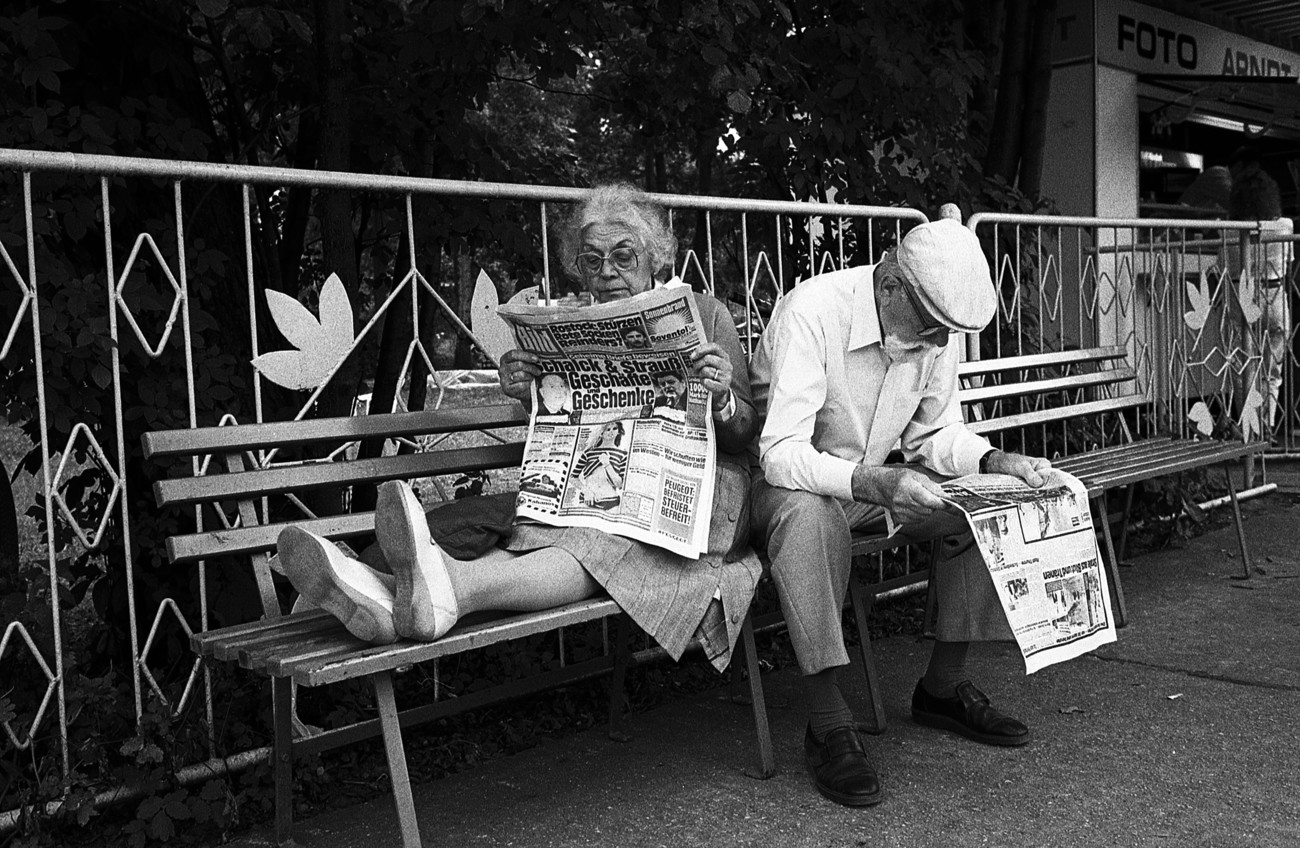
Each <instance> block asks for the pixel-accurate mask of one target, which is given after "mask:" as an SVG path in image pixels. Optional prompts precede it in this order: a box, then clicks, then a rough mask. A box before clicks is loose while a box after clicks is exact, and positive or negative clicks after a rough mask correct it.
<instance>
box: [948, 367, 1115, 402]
mask: <svg viewBox="0 0 1300 848" xmlns="http://www.w3.org/2000/svg"><path fill="white" fill-rule="evenodd" d="M1136 379H1137V372H1135V371H1134V370H1133V369H1132V368H1128V367H1125V368H1110V369H1107V370H1105V371H1093V372H1090V373H1086V374H1072V375H1070V376H1068V377H1051V378H1049V379H1046V380H1026V381H1025V382H1023V383H985V384H984V385H982V386H974V387H971V388H968V389H961V390H959V391H958V392H957V397H958V398H959V399H960V400H961V402H962V403H983V402H985V401H989V400H1007V399H1010V398H1017V397H1024V396H1026V395H1040V394H1050V393H1052V392H1063V391H1074V390H1077V389H1086V388H1090V387H1094V386H1111V385H1118V384H1119V383H1129V382H1132V381H1133V380H1136Z"/></svg>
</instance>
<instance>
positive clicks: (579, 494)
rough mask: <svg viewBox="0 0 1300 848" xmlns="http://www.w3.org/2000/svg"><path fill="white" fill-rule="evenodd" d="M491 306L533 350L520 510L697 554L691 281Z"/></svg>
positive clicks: (705, 464) (700, 453) (706, 484)
mask: <svg viewBox="0 0 1300 848" xmlns="http://www.w3.org/2000/svg"><path fill="white" fill-rule="evenodd" d="M498 311H499V314H500V315H501V316H502V317H503V318H504V319H505V320H506V322H507V323H508V324H509V325H510V326H511V327H512V328H513V330H514V333H515V339H516V341H517V342H518V344H519V347H520V348H522V349H524V350H527V351H532V352H533V353H535V354H537V355H538V356H539V357H540V358H541V369H542V376H541V377H540V378H539V379H537V380H535V381H534V382H533V413H532V416H531V418H530V420H529V425H528V441H527V444H526V445H525V447H524V463H523V468H522V471H521V474H520V481H519V499H518V504H517V508H516V513H517V514H518V515H519V517H521V518H529V519H533V520H535V521H539V522H542V523H544V524H553V525H559V526H578V527H594V528H597V529H600V530H604V531H606V532H609V533H616V534H619V535H622V536H627V537H629V538H632V539H637V540H639V541H642V542H646V543H648V544H652V545H659V546H660V547H663V548H667V549H668V550H670V551H673V552H674V553H678V554H681V555H682V556H686V557H691V558H695V557H698V556H700V554H702V553H704V551H705V550H706V549H707V548H708V540H709V519H710V517H711V510H710V506H711V505H712V503H713V485H714V483H713V481H714V466H715V464H716V461H717V460H716V455H715V452H716V448H715V446H714V441H713V416H712V414H711V410H710V405H711V398H710V397H709V392H708V390H707V389H706V388H704V386H703V385H702V384H700V382H699V381H698V380H696V379H694V378H693V377H691V376H690V368H689V363H690V355H691V353H693V352H694V350H695V348H696V347H698V346H699V345H700V344H701V343H702V342H703V341H704V334H703V332H702V331H701V330H700V318H699V314H698V313H697V312H696V309H695V302H694V300H692V299H691V296H690V289H689V288H687V287H686V286H670V287H665V288H661V289H655V290H653V291H650V292H646V293H645V294H642V295H638V296H637V297H634V298H629V299H626V300H619V301H613V302H611V303H603V304H595V305H592V306H562V305H556V306H528V305H513V304H507V305H504V306H502V307H501V308H500V309H499V310H498Z"/></svg>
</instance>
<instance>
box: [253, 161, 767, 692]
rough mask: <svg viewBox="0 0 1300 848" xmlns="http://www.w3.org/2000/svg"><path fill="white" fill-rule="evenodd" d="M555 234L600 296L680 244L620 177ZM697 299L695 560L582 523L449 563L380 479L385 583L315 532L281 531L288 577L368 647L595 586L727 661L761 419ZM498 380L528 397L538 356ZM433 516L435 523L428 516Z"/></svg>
mask: <svg viewBox="0 0 1300 848" xmlns="http://www.w3.org/2000/svg"><path fill="white" fill-rule="evenodd" d="M559 241H560V250H561V255H562V257H563V261H564V267H565V269H566V271H567V272H568V273H569V274H571V275H572V276H573V277H574V278H575V279H576V281H577V282H578V283H580V284H581V286H582V288H583V290H584V291H586V292H587V293H589V294H590V295H591V297H592V298H594V299H595V300H596V301H598V302H601V303H605V302H608V301H611V300H615V299H619V298H628V297H635V296H636V295H639V294H642V293H644V292H646V291H649V290H650V289H651V288H653V287H654V286H655V284H656V282H657V280H660V279H663V278H666V277H667V276H669V275H670V273H671V268H672V264H673V259H674V256H675V254H676V246H677V243H676V239H675V238H674V237H673V235H672V232H671V231H670V230H669V228H668V224H667V220H666V216H665V215H664V212H663V210H662V209H660V208H659V207H658V206H656V205H655V204H653V203H652V202H650V201H649V199H648V198H647V197H646V196H645V195H644V194H642V193H641V192H639V191H638V190H636V189H635V188H632V187H631V186H627V185H606V186H600V187H598V188H596V189H594V190H593V191H592V192H591V193H590V194H589V195H588V197H587V198H586V199H585V200H584V201H583V202H581V203H580V204H578V206H577V207H576V209H575V210H574V211H573V214H572V215H571V216H570V217H569V218H568V220H567V221H566V222H565V223H564V225H563V228H562V231H561V233H560V239H559ZM694 299H695V304H696V307H697V309H698V311H699V314H700V318H701V321H702V323H703V330H704V334H705V337H706V342H705V343H704V344H701V345H700V346H699V347H698V348H697V349H696V351H695V354H694V359H693V361H692V363H691V369H690V370H691V376H693V377H694V378H696V379H698V380H699V381H700V382H701V383H702V384H703V385H704V387H705V388H706V389H708V391H709V392H710V394H711V395H712V409H713V420H714V424H715V433H716V438H717V443H718V444H717V447H718V451H717V457H718V466H717V480H716V485H715V487H714V502H713V504H712V522H711V524H710V532H709V544H708V550H707V552H706V553H705V555H704V556H703V557H701V558H699V559H687V558H684V557H682V556H679V555H677V554H674V553H671V552H670V551H667V550H665V549H663V548H659V547H655V546H652V545H647V544H644V543H642V542H638V541H634V540H631V539H626V538H623V537H621V536H614V535H611V534H609V533H605V532H603V531H600V530H595V529H591V528H585V527H551V526H546V525H541V524H533V523H526V522H518V523H516V524H515V525H514V527H513V529H512V532H511V533H510V534H509V536H508V537H507V538H505V539H504V540H503V541H501V542H500V543H498V545H497V546H496V547H494V548H492V549H491V550H489V551H487V552H486V553H483V554H482V555H480V556H478V557H476V558H474V559H467V560H462V559H455V558H453V557H451V556H448V555H446V554H445V553H444V552H443V551H441V550H440V549H439V548H438V546H437V545H436V544H435V543H434V542H433V540H432V538H431V536H430V533H429V528H428V524H427V523H426V519H425V515H424V513H423V511H422V510H421V507H420V503H419V501H418V499H417V498H416V497H415V495H414V494H413V493H412V492H411V490H410V488H409V487H408V486H406V484H404V483H400V482H392V483H385V484H384V485H383V486H381V487H380V491H379V500H378V504H377V506H376V517H375V535H376V537H377V539H378V541H379V546H380V547H381V548H382V550H383V554H384V558H385V559H386V560H387V563H388V565H389V567H390V568H391V569H392V572H393V578H395V581H394V579H393V578H387V575H382V574H380V573H378V572H375V571H373V570H372V569H370V568H368V567H367V566H366V565H364V564H363V563H361V562H358V561H356V560H352V559H349V558H348V557H346V556H344V555H343V553H342V552H341V551H340V550H339V549H338V548H337V547H336V546H334V545H333V544H331V543H329V542H328V541H326V540H325V539H322V538H320V537H319V536H314V535H313V534H311V533H309V532H307V531H305V530H301V529H298V528H289V529H286V530H285V531H284V532H283V533H281V534H280V539H279V546H280V560H281V564H282V567H283V568H284V571H285V573H286V575H287V576H288V577H289V579H290V581H291V582H292V583H293V584H294V586H295V587H296V588H297V589H298V591H299V592H301V593H302V594H303V595H304V596H305V597H306V598H307V600H308V601H309V602H312V603H314V604H316V605H317V606H319V607H322V608H324V609H327V610H329V611H330V612H332V613H333V614H334V615H336V616H338V617H339V619H340V620H341V621H343V623H344V624H345V625H346V626H347V627H348V629H349V630H351V631H352V632H353V633H354V634H356V635H357V636H359V637H361V638H363V639H366V640H368V641H373V642H389V641H392V640H394V639H396V638H398V637H405V638H411V639H418V640H424V641H432V640H435V639H438V638H440V637H441V636H442V635H443V634H445V633H446V632H447V631H448V630H449V629H450V628H451V627H452V625H454V624H455V623H456V620H457V619H458V618H459V617H460V616H462V615H465V614H467V613H470V612H473V611H477V610H513V611H524V610H542V609H549V608H551V607H557V606H560V605H563V604H567V603H572V602H575V601H580V600H583V599H585V598H589V597H591V596H592V595H595V594H597V593H598V592H599V591H600V590H601V589H604V591H606V592H608V593H609V595H610V596H611V597H612V598H613V599H614V600H615V601H616V602H617V603H618V604H619V606H620V607H622V608H623V610H624V611H626V612H627V613H628V614H629V615H630V616H631V617H632V619H633V620H634V621H636V622H637V624H638V625H640V626H641V628H642V629H643V630H645V631H646V632H647V633H649V634H650V635H651V636H653V637H654V638H655V639H656V640H657V641H658V642H659V644H660V645H662V646H663V647H664V648H665V649H666V650H667V651H668V653H669V654H670V655H672V656H673V657H674V658H677V657H679V656H680V655H681V653H682V651H683V650H685V648H686V646H687V644H688V643H689V642H690V640H691V637H692V636H695V637H697V638H699V640H700V642H701V644H702V645H703V647H704V650H705V652H706V654H707V655H708V657H709V659H710V661H711V662H713V664H714V665H715V666H716V667H718V668H719V669H722V668H725V667H726V665H727V664H728V663H729V662H730V658H731V651H732V649H733V647H734V646H735V642H736V638H737V636H738V634H739V632H740V623H741V622H742V621H743V620H744V616H745V613H746V611H747V610H748V608H749V603H750V600H751V599H752V597H753V594H754V587H755V586H756V585H757V582H758V578H759V575H760V572H761V567H760V565H759V562H758V558H757V556H755V554H754V553H753V551H752V550H750V548H749V546H748V539H749V507H748V503H747V495H748V489H749V471H748V463H747V460H746V458H745V456H744V451H745V449H746V446H747V445H748V444H749V442H750V440H751V439H752V438H753V437H754V435H755V433H756V431H757V427H758V421H757V416H756V414H755V410H754V405H753V402H752V400H751V396H750V387H749V373H748V370H747V368H746V364H745V359H744V354H743V352H742V351H741V347H740V340H739V338H738V337H737V335H736V330H735V325H734V324H733V323H732V319H731V315H730V313H729V312H728V311H727V309H726V307H724V306H723V305H722V304H721V303H720V302H718V301H717V300H715V299H713V298H711V297H707V296H704V295H694ZM499 377H500V380H501V388H502V390H503V391H504V392H505V393H506V394H507V395H508V396H510V397H512V398H515V399H516V400H518V401H520V402H521V403H523V404H525V405H526V406H527V405H530V404H531V403H532V391H531V388H532V385H533V383H534V382H535V381H537V380H539V379H541V369H540V368H539V365H538V360H537V357H536V356H534V355H533V354H531V353H528V352H526V351H523V350H512V351H509V352H508V353H506V354H505V355H503V356H502V357H501V363H500V369H499ZM431 520H433V521H434V522H436V521H437V511H435V512H433V513H432V514H431ZM394 582H395V585H393V584H394Z"/></svg>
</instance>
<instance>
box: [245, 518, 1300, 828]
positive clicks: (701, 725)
mask: <svg viewBox="0 0 1300 848" xmlns="http://www.w3.org/2000/svg"><path fill="white" fill-rule="evenodd" d="M1244 509H1245V511H1246V515H1247V532H1248V534H1249V538H1250V541H1251V546H1252V554H1253V556H1254V558H1255V564H1256V566H1257V567H1258V569H1260V570H1261V571H1262V572H1263V573H1256V574H1254V575H1253V576H1252V577H1251V579H1250V580H1249V581H1242V580H1235V579H1231V577H1230V576H1231V575H1234V574H1238V573H1239V572H1240V569H1241V563H1240V560H1239V554H1238V553H1237V544H1236V537H1235V534H1234V533H1233V531H1232V530H1231V529H1227V530H1220V531H1216V532H1214V533H1210V534H1207V535H1205V536H1202V537H1200V538H1198V539H1196V540H1194V541H1192V542H1191V543H1190V544H1188V545H1187V546H1186V547H1184V548H1181V549H1177V550H1169V551H1163V552H1159V553H1155V554H1150V555H1147V556H1143V557H1140V558H1138V559H1136V560H1135V561H1134V563H1133V565H1132V567H1128V568H1125V569H1124V571H1123V579H1124V587H1125V590H1126V593H1127V598H1128V605H1129V615H1130V619H1131V623H1130V625H1129V626H1128V627H1127V628H1126V629H1124V630H1122V631H1120V638H1119V642H1118V643H1117V644H1114V645H1109V646H1106V647H1105V648H1103V649H1102V650H1100V651H1098V652H1097V653H1096V654H1095V655H1090V656H1087V657H1082V658H1080V659H1077V660H1074V661H1072V662H1069V663H1065V664H1063V665H1058V666H1054V667H1051V668H1048V669H1046V670H1044V671H1042V672H1039V673H1038V674H1035V675H1033V676H1029V677H1026V676H1025V675H1024V674H1023V666H1022V665H1021V663H1020V661H1019V658H1018V656H1017V655H1016V654H1015V653H1013V652H1012V651H1011V650H1010V649H1009V647H1008V646H983V647H981V648H978V649H977V650H975V651H973V652H972V660H973V666H974V670H975V678H976V680H977V681H978V682H979V683H980V684H981V686H982V687H983V688H985V689H986V690H987V691H988V692H989V693H990V694H991V695H992V696H993V698H994V703H996V704H997V705H999V706H1001V707H1003V708H1005V709H1006V710H1007V711H1008V712H1010V713H1011V714H1013V715H1016V716H1018V717H1020V718H1022V719H1024V720H1026V721H1027V723H1029V725H1030V726H1031V728H1032V731H1033V733H1034V741H1033V742H1032V743H1031V744H1030V745H1029V746H1027V747H1026V748H1024V749H1020V750H1000V749H995V748H989V747H986V746H981V745H976V744H974V743H971V742H968V741H965V740H963V739H960V738H959V737H956V736H952V735H949V734H945V733H940V732H936V731H933V730H928V729H923V728H920V727H918V726H916V725H914V724H912V723H911V721H910V720H909V718H908V715H907V704H908V698H909V697H910V694H911V689H912V686H913V685H914V684H915V681H916V678H917V677H918V675H919V674H920V673H921V671H922V669H923V667H924V664H925V660H926V658H927V657H928V650H929V648H928V645H927V644H926V643H925V642H922V641H920V640H917V639H912V638H893V639H885V640H881V641H879V642H877V643H876V645H875V651H876V653H875V656H876V658H877V663H878V664H879V667H880V670H881V674H882V677H883V680H884V684H885V705H886V710H887V712H888V717H889V722H890V727H889V730H888V732H887V733H885V734H884V735H883V736H879V737H874V738H872V739H871V740H870V751H871V753H872V755H873V757H874V759H875V761H876V764H877V767H878V768H879V770H880V772H881V780H882V782H883V784H884V788H885V800H884V802H883V803H882V804H880V805H879V806H878V807H874V808H870V809H867V810H849V809H846V808H843V807H840V806H837V805H835V804H832V803H831V802H829V801H825V800H823V799H822V798H821V797H820V796H819V795H817V794H816V793H815V791H814V790H813V789H812V788H811V785H810V783H809V781H808V779H807V777H806V776H805V773H804V769H803V764H802V752H801V740H802V732H803V722H804V717H803V712H802V710H801V708H800V705H799V702H798V699H797V696H796V687H795V684H796V679H795V675H794V673H793V672H790V671H781V672H777V673H774V674H770V675H768V676H766V677H765V678H764V684H765V687H766V692H767V698H768V711H769V715H770V717H771V721H772V732H773V736H774V740H775V743H776V749H777V750H776V754H777V767H778V770H779V771H778V774H777V776H776V777H774V778H772V779H771V780H767V781H757V780H752V779H750V778H748V777H746V776H744V774H743V773H742V769H743V768H744V766H746V765H748V764H749V763H750V761H751V759H752V757H753V753H752V738H753V726H752V723H751V720H750V714H749V711H748V708H747V707H745V706H741V705H735V704H732V703H730V702H728V701H727V700H726V699H725V693H724V692H723V690H718V691H715V692H711V693H706V694H705V695H703V696H699V697H696V698H691V699H683V700H680V701H674V702H673V703H671V704H669V705H667V706H663V707H660V708H658V709H655V710H653V711H651V712H648V713H644V714H638V715H634V716H632V717H631V719H630V726H631V729H632V730H633V732H634V733H635V738H634V739H633V740H632V741H631V742H629V743H626V744H618V743H614V742H610V741H608V740H607V739H606V738H605V736H604V735H603V733H601V732H599V731H589V732H586V733H582V734H577V735H575V736H572V737H569V738H566V739H564V740H560V741H555V742H549V743H546V744H543V745H541V746H539V747H537V748H534V749H532V750H529V751H526V752H523V753H520V754H517V755H514V756H510V757H505V758H502V759H500V760H497V761H494V762H491V763H489V764H486V765H484V766H482V767H478V768H475V769H473V770H471V771H467V772H463V773H461V774H458V775H454V776H452V777H449V778H447V779H444V780H438V781H434V782H432V783H427V784H424V785H421V786H417V787H415V798H416V804H417V807H418V810H419V815H420V825H421V830H422V833H423V837H424V841H425V845H426V846H462V845H520V846H588V845H589V846H606V845H610V846H688V845H719V846H721V845H727V846H733V845H734V846H748V845H753V846H868V845H869V846H882V848H887V847H888V846H899V848H902V846H947V845H962V846H974V845H990V846H1001V848H1015V846H1027V847H1028V846H1033V847H1034V848H1039V846H1075V845H1078V846H1126V848H1128V847H1129V846H1133V848H1145V847H1146V846H1153V848H1154V846H1160V847H1161V848H1175V847H1176V848H1185V847H1186V846H1234V848H1235V847H1236V846H1262V847H1263V848H1271V846H1278V848H1283V846H1287V847H1288V848H1289V847H1290V846H1297V845H1300V731H1298V730H1297V726H1300V704H1298V703H1297V701H1298V699H1300V544H1298V542H1300V506H1293V505H1291V503H1290V499H1289V498H1288V497H1287V496H1285V495H1280V494H1275V495H1270V496H1267V497H1265V498H1262V499H1260V500H1257V501H1251V502H1249V503H1248V504H1245V505H1244ZM846 680H847V681H854V682H857V683H860V681H861V676H860V674H858V673H857V672H856V671H854V672H850V673H848V674H846ZM856 695H857V697H858V698H859V699H860V698H861V697H862V693H861V690H860V688H859V689H858V691H857V692H856ZM296 835H297V838H298V842H299V843H300V844H301V845H304V846H329V848H343V846H357V848H379V846H390V845H398V844H400V842H399V839H398V836H397V831H396V817H395V814H394V811H393V806H392V802H391V800H390V799H388V798H381V799H378V800H375V801H372V802H369V803H365V804H361V805H357V806H355V807H350V808H347V809H340V810H336V811H332V812H330V813H327V814H324V815H320V816H317V817H314V818H311V819H307V820H304V821H300V822H298V823H297V827H296ZM235 844H237V845H244V846H253V845H266V844H268V840H267V836H266V834H264V833H263V834H260V835H258V836H255V837H247V838H245V839H243V840H242V841H238V842H236V843H235Z"/></svg>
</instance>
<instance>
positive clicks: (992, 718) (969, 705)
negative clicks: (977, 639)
mask: <svg viewBox="0 0 1300 848" xmlns="http://www.w3.org/2000/svg"><path fill="white" fill-rule="evenodd" d="M912 720H913V721H915V722H916V723H917V724H923V725H925V726H926V727H937V728H939V729H940V730H951V731H952V732H953V733H960V734H961V735H962V736H965V737H966V738H967V739H974V740H975V741H976V742H983V743H984V744H985V745H1006V746H1015V745H1023V744H1025V743H1026V742H1028V741H1029V728H1028V727H1025V725H1024V724H1022V723H1021V722H1019V721H1017V720H1016V719H1014V718H1012V717H1011V716H1009V715H1006V714H1005V713H1001V712H999V711H998V710H997V709H995V708H994V707H993V706H991V705H990V704H989V698H988V696H987V695H985V694H984V693H983V692H981V691H980V690H978V689H976V688H975V684H974V683H971V682H970V681H969V680H963V681H962V682H961V683H958V684H957V695H956V696H955V697H952V698H936V697H934V696H933V695H931V694H930V693H929V692H927V691H925V687H924V686H922V685H921V682H920V681H917V683H916V691H914V692H913V693H912Z"/></svg>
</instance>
